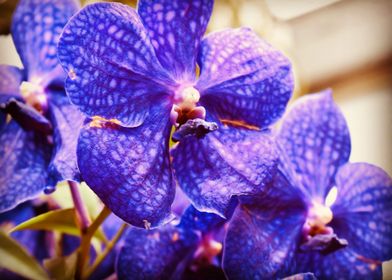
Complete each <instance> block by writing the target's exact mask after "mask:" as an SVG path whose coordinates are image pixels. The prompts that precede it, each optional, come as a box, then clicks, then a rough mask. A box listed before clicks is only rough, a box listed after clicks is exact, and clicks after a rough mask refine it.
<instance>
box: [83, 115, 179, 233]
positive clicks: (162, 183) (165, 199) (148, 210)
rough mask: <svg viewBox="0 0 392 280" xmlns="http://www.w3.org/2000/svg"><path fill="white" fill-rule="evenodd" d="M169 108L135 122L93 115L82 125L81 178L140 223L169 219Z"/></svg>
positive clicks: (130, 220)
mask: <svg viewBox="0 0 392 280" xmlns="http://www.w3.org/2000/svg"><path fill="white" fill-rule="evenodd" d="M167 115H168V113H167V114H157V115H155V116H154V117H150V118H149V119H148V120H146V122H145V123H144V124H143V125H141V126H139V127H137V128H124V127H121V126H119V125H116V124H114V123H108V122H107V123H105V122H99V121H93V122H90V123H88V124H87V125H86V126H85V127H83V128H82V130H81V132H80V137H79V143H78V147H77V157H78V166H79V169H80V172H81V175H82V178H83V179H84V180H85V181H86V183H87V184H88V185H89V186H90V188H91V189H92V190H93V191H94V192H95V193H96V194H97V195H98V196H99V197H100V198H101V200H102V201H103V202H104V203H105V204H106V205H107V206H108V207H109V208H110V209H111V210H112V211H113V212H114V213H115V214H116V215H117V216H119V217H120V218H122V219H123V220H125V221H126V222H128V223H130V224H132V225H135V226H139V227H148V225H150V224H151V226H153V227H154V226H158V225H160V224H162V223H165V222H167V221H168V220H169V219H170V217H171V216H170V213H171V212H170V205H171V203H172V202H173V199H174V191H175V186H174V181H173V178H172V172H171V167H170V162H169V152H168V149H169V148H168V145H169V144H168V140H169V134H170V125H169V124H168V123H167V122H165V121H162V119H163V120H165V119H166V118H167V117H168V116H167Z"/></svg>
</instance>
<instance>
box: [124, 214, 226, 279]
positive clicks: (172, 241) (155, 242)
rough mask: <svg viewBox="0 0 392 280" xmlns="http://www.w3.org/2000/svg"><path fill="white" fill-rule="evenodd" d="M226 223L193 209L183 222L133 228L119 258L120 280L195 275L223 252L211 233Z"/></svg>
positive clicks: (174, 277) (175, 277)
mask: <svg viewBox="0 0 392 280" xmlns="http://www.w3.org/2000/svg"><path fill="white" fill-rule="evenodd" d="M224 223H225V220H224V219H222V218H221V217H219V216H218V215H215V214H212V213H203V212H199V211H197V210H196V209H195V208H194V207H193V206H190V207H188V208H187V209H186V211H185V213H184V214H183V216H182V217H181V220H180V222H177V221H172V222H171V223H169V224H166V225H163V226H161V227H159V228H156V229H152V230H145V229H139V228H131V229H130V230H129V231H128V233H127V235H126V238H125V242H124V247H123V248H122V249H121V251H120V254H119V256H118V260H117V276H118V278H119V279H184V275H188V276H189V274H190V273H191V271H190V270H192V272H193V274H195V273H196V272H198V271H200V270H201V269H203V267H205V266H207V265H210V262H211V261H212V260H213V259H214V258H215V256H216V255H217V254H219V253H220V252H221V249H222V244H221V243H219V242H217V241H215V240H214V238H213V237H212V234H213V233H214V232H216V231H218V229H219V228H221V227H222V226H223V225H224ZM222 275H223V273H222ZM209 276H210V277H211V275H209Z"/></svg>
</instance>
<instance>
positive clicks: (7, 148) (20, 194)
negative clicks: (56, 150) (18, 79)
mask: <svg viewBox="0 0 392 280" xmlns="http://www.w3.org/2000/svg"><path fill="white" fill-rule="evenodd" d="M0 143H1V145H0V212H4V211H6V210H9V209H11V208H13V207H15V206H16V205H18V204H19V203H21V202H23V201H26V200H28V199H30V198H32V197H34V196H36V195H38V194H39V193H40V192H41V191H42V190H43V189H44V187H45V184H46V178H47V166H48V163H49V160H50V152H51V147H50V146H49V144H48V143H47V142H46V139H45V138H44V136H42V135H40V134H38V133H34V132H26V131H24V130H23V129H22V128H21V127H20V126H19V125H18V124H17V123H16V122H15V121H11V122H10V123H8V124H7V125H6V126H5V127H4V128H3V130H2V131H1V132H0Z"/></svg>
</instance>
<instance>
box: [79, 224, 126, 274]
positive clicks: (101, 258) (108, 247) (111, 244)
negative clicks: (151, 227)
mask: <svg viewBox="0 0 392 280" xmlns="http://www.w3.org/2000/svg"><path fill="white" fill-rule="evenodd" d="M127 227H128V224H125V223H124V224H122V226H121V227H120V229H119V230H118V231H117V233H116V235H115V236H114V237H113V239H112V240H110V242H109V243H108V244H107V245H106V247H105V250H104V251H103V252H102V254H100V255H99V256H98V257H97V258H96V259H95V261H94V263H93V265H92V266H91V267H90V268H89V269H87V270H86V272H85V273H84V274H83V277H82V278H83V279H88V278H89V277H90V276H91V274H92V273H93V272H94V271H95V270H96V269H97V268H98V267H99V266H100V264H101V263H102V262H103V261H104V259H105V258H106V257H107V255H109V253H110V252H111V251H112V249H113V248H114V246H115V245H116V243H117V242H118V240H120V238H121V236H122V235H123V233H124V232H125V230H126V229H127Z"/></svg>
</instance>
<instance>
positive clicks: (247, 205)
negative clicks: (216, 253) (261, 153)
mask: <svg viewBox="0 0 392 280" xmlns="http://www.w3.org/2000/svg"><path fill="white" fill-rule="evenodd" d="M277 139H278V141H279V144H280V145H281V147H282V151H281V165H280V166H281V171H280V172H279V173H278V175H277V176H276V177H275V179H274V181H273V183H272V186H271V189H270V190H269V193H268V194H266V195H265V196H263V197H261V196H259V197H257V198H247V199H246V200H243V201H242V204H241V206H240V207H238V208H237V209H236V211H235V213H234V215H233V219H232V221H231V224H230V226H229V229H228V234H227V237H226V241H225V253H224V270H225V272H226V274H227V275H228V276H229V278H233V279H243V278H263V279H264V278H267V279H269V278H275V277H284V276H287V275H290V274H295V273H300V272H312V273H314V274H315V276H316V277H317V278H320V279H365V278H366V279H374V278H375V279H380V278H381V263H382V261H386V260H389V259H391V258H392V239H391V234H392V219H391V213H392V180H391V178H390V177H389V176H388V174H386V173H385V172H384V171H383V170H382V169H380V168H378V167H376V166H373V165H371V164H367V163H348V159H349V155H350V148H351V147H350V136H349V131H348V128H347V125H346V122H345V120H344V117H343V115H342V114H341V112H340V111H339V109H338V108H337V107H336V105H335V104H334V102H333V100H332V93H331V92H330V91H329V90H328V91H325V92H322V93H319V94H314V95H312V96H308V97H304V98H302V100H299V101H298V102H297V104H296V105H295V106H294V107H293V109H292V110H291V112H290V113H289V114H288V115H287V117H286V118H285V119H284V122H283V125H282V127H281V130H280V132H279V133H278V136H277Z"/></svg>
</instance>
